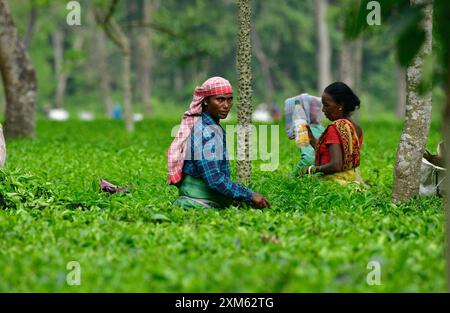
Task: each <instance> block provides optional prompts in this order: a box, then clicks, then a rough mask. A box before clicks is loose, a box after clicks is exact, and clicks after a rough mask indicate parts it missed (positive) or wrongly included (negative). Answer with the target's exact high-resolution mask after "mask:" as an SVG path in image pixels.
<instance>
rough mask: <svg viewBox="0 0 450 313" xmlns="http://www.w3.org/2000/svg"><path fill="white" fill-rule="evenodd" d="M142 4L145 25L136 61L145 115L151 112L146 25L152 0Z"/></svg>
mask: <svg viewBox="0 0 450 313" xmlns="http://www.w3.org/2000/svg"><path fill="white" fill-rule="evenodd" d="M143 6H144V7H143V10H144V12H143V23H144V25H146V26H144V29H143V30H142V31H141V32H140V34H139V37H138V46H139V51H140V53H141V55H140V57H139V59H138V62H139V63H140V66H139V69H138V75H139V91H140V94H141V99H142V101H143V103H144V114H145V116H150V115H151V114H152V103H151V79H152V62H153V49H152V36H153V31H152V30H151V28H150V27H149V26H148V25H150V23H151V22H152V11H153V7H152V0H144V1H143Z"/></svg>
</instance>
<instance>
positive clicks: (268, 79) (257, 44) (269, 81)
mask: <svg viewBox="0 0 450 313" xmlns="http://www.w3.org/2000/svg"><path fill="white" fill-rule="evenodd" d="M252 38H253V48H254V51H255V56H256V58H257V59H258V61H259V63H260V64H261V72H262V75H263V77H264V82H265V85H266V88H265V89H264V92H265V99H266V100H265V101H266V103H267V104H269V105H273V104H274V101H273V98H274V97H273V94H274V89H275V88H274V87H273V78H272V74H271V71H270V68H271V64H270V60H269V58H267V55H266V54H265V53H264V50H263V48H262V44H261V40H260V38H259V34H258V32H257V31H256V28H255V25H253V28H252Z"/></svg>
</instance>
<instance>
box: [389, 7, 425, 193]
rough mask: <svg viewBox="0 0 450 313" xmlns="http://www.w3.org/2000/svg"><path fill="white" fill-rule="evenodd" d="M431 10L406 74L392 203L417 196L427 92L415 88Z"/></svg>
mask: <svg viewBox="0 0 450 313" xmlns="http://www.w3.org/2000/svg"><path fill="white" fill-rule="evenodd" d="M416 3H417V0H414V1H411V4H412V5H415V4H416ZM432 11H433V8H432V6H431V5H428V6H427V7H426V9H425V15H424V20H423V21H422V23H423V27H424V30H425V31H426V39H425V42H424V44H423V47H422V50H421V51H420V53H419V54H418V55H417V56H416V57H415V58H414V60H413V63H412V64H411V65H410V66H409V67H408V69H407V71H406V79H407V83H406V84H407V104H406V112H405V125H404V129H403V133H402V135H401V137H400V143H399V145H398V150H397V160H396V162H395V170H394V186H393V194H392V200H393V201H394V202H399V201H405V200H408V199H410V198H412V197H414V196H416V195H418V193H419V184H420V183H419V181H420V167H421V162H422V156H423V152H424V150H425V146H426V144H427V140H428V133H429V130H430V120H431V91H430V92H428V94H427V95H426V96H424V97H421V96H420V95H419V94H418V90H417V85H418V84H419V82H420V78H421V75H422V65H423V58H424V57H425V56H426V55H428V54H430V53H431V42H432V36H431V35H432V26H433V23H432Z"/></svg>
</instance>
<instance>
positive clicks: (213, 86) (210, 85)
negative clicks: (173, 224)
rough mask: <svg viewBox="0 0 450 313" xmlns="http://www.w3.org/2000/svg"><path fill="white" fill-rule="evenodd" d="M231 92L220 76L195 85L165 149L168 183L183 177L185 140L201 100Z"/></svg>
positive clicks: (198, 110)
mask: <svg viewBox="0 0 450 313" xmlns="http://www.w3.org/2000/svg"><path fill="white" fill-rule="evenodd" d="M229 93H233V88H232V87H231V84H230V82H229V81H228V80H226V79H225V78H222V77H218V76H216V77H211V78H209V79H208V80H207V81H205V82H204V83H203V85H202V86H201V87H196V88H195V90H194V96H193V98H192V102H191V105H190V106H189V110H188V111H186V112H185V113H184V115H183V118H182V120H181V125H180V128H179V130H178V133H177V135H176V136H175V139H174V140H173V142H172V144H171V145H170V147H169V150H168V151H167V159H168V177H167V182H168V183H169V184H177V183H178V182H180V181H181V179H182V178H183V164H184V158H185V153H186V151H185V150H186V146H187V140H188V138H189V135H190V133H191V131H192V128H193V126H194V125H195V123H196V122H197V121H198V119H199V118H200V116H201V113H202V101H203V99H205V98H206V97H209V96H214V95H224V94H229Z"/></svg>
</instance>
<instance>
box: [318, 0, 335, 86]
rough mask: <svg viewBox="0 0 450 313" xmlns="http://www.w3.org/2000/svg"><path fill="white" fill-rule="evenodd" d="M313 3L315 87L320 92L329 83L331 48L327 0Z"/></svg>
mask: <svg viewBox="0 0 450 313" xmlns="http://www.w3.org/2000/svg"><path fill="white" fill-rule="evenodd" d="M314 4H315V20H316V29H317V42H318V47H317V48H318V51H317V70H318V76H319V77H318V85H317V89H318V90H319V92H321V91H322V90H323V89H324V88H325V87H326V86H327V85H329V84H330V83H331V69H330V58H331V48H330V39H329V36H328V28H327V20H326V12H327V0H316V1H314Z"/></svg>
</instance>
